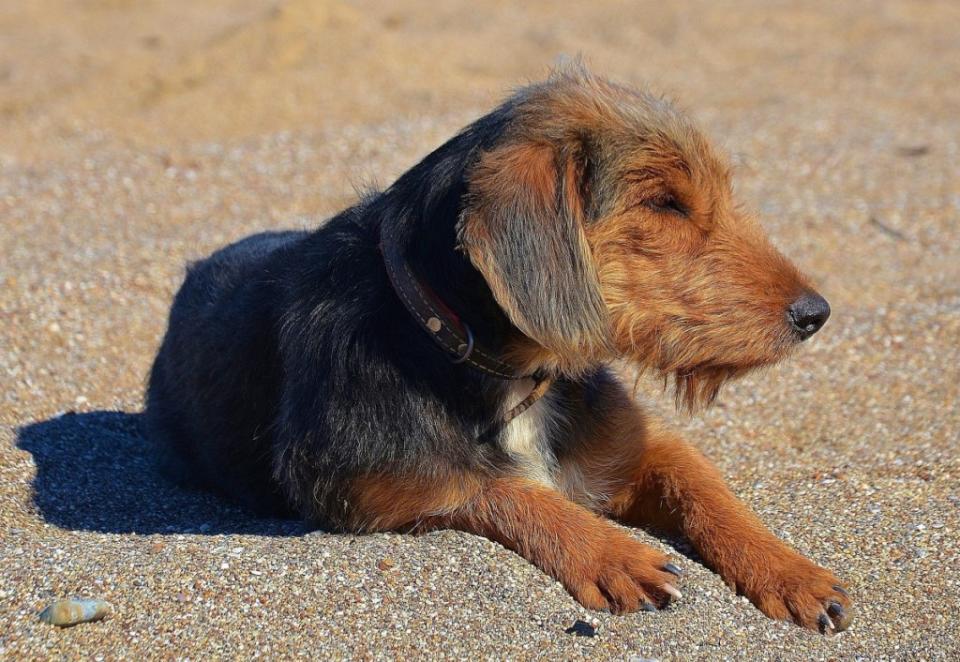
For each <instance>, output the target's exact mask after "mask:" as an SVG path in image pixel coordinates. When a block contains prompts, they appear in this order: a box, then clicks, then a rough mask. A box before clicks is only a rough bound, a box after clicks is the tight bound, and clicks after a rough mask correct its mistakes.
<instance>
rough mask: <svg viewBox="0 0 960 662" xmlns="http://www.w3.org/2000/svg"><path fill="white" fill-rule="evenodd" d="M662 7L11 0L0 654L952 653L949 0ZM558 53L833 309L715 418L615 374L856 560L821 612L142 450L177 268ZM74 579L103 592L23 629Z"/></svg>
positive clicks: (304, 214)
mask: <svg viewBox="0 0 960 662" xmlns="http://www.w3.org/2000/svg"><path fill="white" fill-rule="evenodd" d="M665 4H666V3H660V2H648V1H641V2H630V3H628V2H608V1H598V2H592V3H577V4H575V5H574V4H573V3H550V2H545V1H543V0H534V1H532V2H526V3H523V4H522V6H517V5H515V4H514V3H505V2H494V3H472V2H466V1H464V0H454V1H451V2H444V3H430V2H421V1H414V0H402V1H400V2H394V3H375V2H370V1H357V2H349V3H347V2H344V3H341V2H308V1H306V0H291V1H287V2H281V1H277V0H274V1H272V2H266V1H263V0H231V1H226V0H205V1H204V2H182V1H181V0H167V1H166V2H137V1H134V0H87V1H85V2H63V1H58V2H54V1H53V0H34V1H32V2H27V3H14V2H7V3H4V7H3V8H2V9H0V224H2V231H0V251H2V252H0V256H2V260H0V284H2V288H0V324H2V326H0V374H2V375H3V376H4V377H3V388H2V390H0V398H2V399H0V474H2V475H0V657H2V658H5V659H44V658H70V659H119V658H146V659H154V658H190V659H195V660H197V659H203V660H206V659H217V658H229V659H243V658H248V657H254V656H256V655H260V656H263V657H266V658H268V659H285V658H291V657H306V656H312V657H321V658H327V657H346V656H355V657H358V658H370V659H373V658H384V659H389V658H400V659H409V658H411V657H418V656H422V657H428V658H436V659H441V658H469V659H476V658H491V659H508V658H509V659H532V658H544V659H577V658H587V657H589V658H594V659H615V660H629V659H638V660H639V659H649V658H656V659H727V658H729V659H750V660H753V659H798V660H811V659H844V660H847V659H850V660H852V659H864V660H877V659H957V657H958V656H960V634H958V629H957V626H956V613H957V609H958V607H960V551H958V548H960V535H958V531H957V527H958V524H960V461H958V451H960V405H958V396H960V386H958V384H960V369H958V365H960V85H958V81H960V38H958V34H960V6H958V5H957V4H956V3H954V2H940V3H935V2H875V3H869V4H867V3H832V2H817V3H805V2H804V3H801V2H777V3H769V2H764V1H762V0H746V1H744V2H736V3H712V2H678V3H670V6H669V8H665V7H663V6H662V5H665ZM578 53H579V54H582V56H583V57H584V59H585V61H586V62H587V63H588V64H589V65H590V66H591V67H592V68H593V69H594V70H596V71H598V72H602V73H604V74H607V75H610V76H613V77H615V78H617V79H620V80H623V81H625V82H628V83H631V84H635V85H650V86H652V87H653V88H654V89H656V90H659V91H662V92H664V93H666V94H669V95H671V96H673V97H675V98H677V99H678V100H679V102H680V103H681V105H683V106H684V107H685V108H687V109H689V111H690V112H691V113H692V115H693V116H694V117H695V118H697V120H699V121H700V122H701V123H702V124H703V125H704V127H705V128H706V129H707V131H708V132H709V133H710V134H711V135H712V136H714V137H715V139H716V141H717V142H718V143H719V144H721V145H723V146H724V147H725V148H726V149H727V150H728V151H729V152H730V154H731V155H732V159H733V161H734V163H735V164H736V169H737V173H736V181H737V189H738V193H739V196H740V198H741V199H742V200H743V201H744V202H745V203H746V204H747V205H748V206H749V207H750V208H752V209H753V210H755V211H756V212H757V213H758V214H759V215H760V216H761V217H762V218H763V221H764V224H765V226H766V227H767V229H768V230H769V232H770V234H771V236H772V237H773V239H774V240H775V241H776V243H777V244H778V245H779V246H780V247H781V248H782V249H783V251H784V252H785V253H787V254H788V255H789V256H791V257H792V258H793V259H794V260H795V261H796V262H797V263H798V264H799V265H801V266H802V267H803V268H804V269H805V270H806V271H807V272H808V273H809V274H810V275H811V276H812V277H813V279H814V280H815V282H817V283H818V286H819V287H820V290H821V291H822V292H823V294H824V295H825V296H826V297H827V298H828V299H829V300H830V302H831V305H832V307H833V315H832V317H831V319H830V321H829V322H828V324H827V325H826V327H825V328H824V329H823V330H822V331H821V332H820V333H819V334H818V335H817V336H816V337H814V338H813V339H812V340H811V341H809V342H808V343H806V344H805V346H804V347H803V348H802V350H801V351H800V352H798V353H797V355H796V356H795V357H794V358H792V359H791V360H790V361H788V362H787V363H785V364H783V365H780V366H777V367H775V368H771V369H769V370H765V371H763V372H760V373H757V374H755V375H752V376H750V377H748V378H746V379H744V380H742V381H740V382H737V383H735V384H733V385H731V386H730V387H729V388H728V389H727V390H726V391H725V392H724V393H723V395H722V396H721V399H720V401H719V403H718V404H717V405H716V406H715V407H713V408H712V409H710V410H709V411H707V412H705V413H703V414H701V415H697V416H695V417H687V416H681V415H678V414H676V413H675V412H674V411H673V408H672V400H671V398H670V397H669V395H664V394H663V393H661V392H660V391H659V390H658V389H657V388H656V386H653V385H651V386H650V387H649V388H647V387H645V388H644V389H643V394H642V397H644V398H645V399H646V400H647V401H649V403H650V406H651V407H652V408H653V409H654V410H655V411H657V412H659V413H661V414H662V415H664V416H666V417H667V418H669V419H671V420H673V421H674V424H675V425H676V426H677V427H679V428H680V429H681V430H682V431H683V432H684V433H685V434H686V435H687V436H688V437H689V438H690V439H691V440H693V441H694V442H695V443H696V444H697V445H698V446H699V447H700V448H701V449H702V450H703V451H704V452H705V453H706V454H707V455H708V456H709V457H710V458H712V459H713V460H714V461H715V462H716V463H717V464H718V465H719V467H720V468H721V470H722V472H723V473H724V474H725V475H726V476H727V477H728V478H729V480H730V483H731V485H732V487H733V489H734V490H735V491H736V492H737V494H738V495H739V496H740V497H742V498H743V499H744V500H745V501H747V502H748V503H749V504H751V506H752V507H753V508H755V509H756V511H757V512H758V513H759V515H760V517H761V518H762V519H763V520H764V521H765V522H766V523H767V524H768V525H769V526H770V527H771V528H772V529H773V530H774V531H776V532H777V533H778V534H779V535H780V536H782V537H784V538H785V539H787V540H789V541H790V542H791V544H793V545H794V546H796V547H797V548H798V549H799V550H801V551H802V552H803V553H805V554H807V555H809V556H810V557H811V558H813V559H814V560H816V561H817V562H819V563H821V564H822V565H824V566H826V567H828V568H831V569H832V570H834V571H835V572H836V573H837V574H838V575H839V576H840V577H841V578H843V579H844V580H845V581H847V582H849V584H850V585H851V587H852V589H853V594H854V596H855V598H856V600H857V606H856V618H855V621H854V623H853V625H852V627H851V628H850V630H848V631H846V632H843V633H842V634H839V635H836V636H829V637H824V636H821V635H819V634H814V633H811V632H806V631H804V630H801V629H800V628H798V627H796V626H794V625H791V624H788V623H778V622H773V621H770V620H768V619H766V618H765V617H764V616H763V615H762V614H761V613H760V612H759V611H757V610H756V609H755V608H754V607H753V606H752V605H750V604H749V603H748V602H747V601H746V600H745V599H743V598H739V597H737V596H736V595H734V593H733V592H731V591H730V590H729V589H728V588H727V587H726V586H725V585H724V584H723V583H722V582H721V581H720V579H719V578H718V577H717V576H716V575H714V574H713V573H711V572H710V571H709V570H707V569H705V568H704V567H703V566H701V565H700V564H699V563H697V562H696V561H695V560H692V559H689V558H686V557H685V554H687V553H689V550H687V549H686V548H685V547H683V546H682V545H680V546H679V548H676V549H675V548H673V547H671V545H670V542H669V541H661V540H659V539H656V538H653V537H651V536H648V535H646V534H645V533H642V532H638V533H637V535H638V536H640V537H641V538H642V539H644V540H645V541H649V542H650V543H651V544H653V545H656V546H658V547H660V548H662V549H665V550H668V551H670V553H671V554H673V555H674V556H675V557H676V558H677V559H678V563H679V564H680V565H682V566H683V568H684V569H685V571H686V573H685V577H684V579H683V584H682V587H681V588H682V590H683V594H684V597H683V599H682V600H681V601H679V602H678V603H676V604H675V605H674V606H673V607H671V608H670V609H669V610H667V611H665V612H662V613H658V614H647V613H642V614H633V615H628V616H613V615H609V614H602V613H595V612H588V611H587V610H585V609H583V608H582V607H580V606H579V605H578V604H577V603H575V602H574V601H573V600H572V599H571V598H570V597H569V595H568V594H567V593H566V592H565V591H564V590H563V588H562V587H561V586H560V585H559V584H558V583H557V582H555V581H553V580H552V579H550V578H549V577H547V576H546V575H544V574H542V573H541V572H540V571H539V570H537V569H536V568H534V567H533V566H531V565H529V564H528V563H526V562H525V561H523V560H522V559H520V558H519V557H517V556H516V555H514V554H512V553H511V552H508V551H507V550H505V549H503V548H502V547H500V546H498V545H496V544H494V543H492V542H488V541H486V540H483V539H481V538H477V537H474V536H470V535H466V534H461V533H456V532H439V533H432V534H428V535H424V536H419V537H411V536H402V535H369V536H346V535H330V534H326V533H319V532H311V531H308V530H306V529H305V528H304V527H303V526H301V525H300V524H298V523H295V522H284V521H273V520H258V519H255V518H253V517H251V516H249V515H248V514H246V513H244V512H242V511H239V510H237V509H235V508H233V507H231V506H229V505H226V504H223V503H221V502H220V501H218V500H217V499H215V498H213V497H211V496H209V495H205V494H200V493H194V492H190V491H186V490H183V489H180V488H177V487H175V486H173V485H171V484H168V483H166V482H164V481H163V480H162V479H161V478H160V477H159V476H158V475H157V473H156V471H155V469H154V468H153V465H152V463H151V461H150V458H149V456H148V454H147V452H146V446H145V442H144V439H143V438H142V436H141V435H140V431H139V430H140V419H139V416H138V412H139V411H140V409H141V401H142V392H143V385H144V380H145V376H146V372H147V369H148V367H149V365H150V362H151V359H152V357H153V353H154V352H155V350H156V347H157V345H158V343H159V340H160V337H161V334H162V333H163V330H164V326H165V324H166V314H167V310H168V307H169V304H170V300H171V297H172V295H173V292H174V291H175V289H176V287H177V286H178V284H179V281H180V279H181V277H182V275H183V269H184V265H185V263H186V262H187V261H189V260H192V259H196V258H198V257H201V256H203V255H205V254H206V253H208V252H209V251H211V250H213V249H214V248H216V247H218V246H220V245H222V244H224V243H226V242H229V241H232V240H234V239H237V238H239V237H242V236H244V235H246V234H249V233H252V232H256V231H260V230H266V229H279V228H291V227H295V228H309V227H314V226H316V225H317V224H318V223H320V222H322V220H323V219H324V218H326V217H327V216H329V215H330V214H331V213H333V212H335V211H337V210H338V209H340V208H342V207H343V206H345V205H348V204H350V203H351V201H353V200H354V199H355V197H356V191H357V190H358V189H363V188H364V187H367V186H370V185H372V184H377V183H379V184H389V183H390V182H391V181H392V179H393V178H394V177H395V176H397V175H398V174H399V173H401V172H402V171H403V170H405V169H406V168H408V167H409V166H411V165H412V164H414V163H415V162H416V161H417V160H418V159H419V158H420V157H422V156H423V155H424V154H426V153H427V152H428V151H429V150H431V149H432V148H433V147H434V146H436V145H438V144H440V143H441V142H442V141H443V140H445V139H446V138H447V137H449V136H450V135H452V134H453V133H454V132H455V131H456V130H457V129H458V128H459V127H461V126H463V125H464V124H466V123H468V122H470V121H471V120H472V119H474V118H476V117H477V116H479V115H481V114H483V113H484V112H486V111H487V110H488V109H490V108H491V107H492V106H493V105H494V104H495V103H496V102H497V101H498V100H499V99H501V98H502V97H503V95H504V94H505V93H507V92H508V91H509V90H510V88H511V87H512V86H515V85H518V84H522V83H523V82H525V81H529V80H535V79H538V78H541V77H543V76H544V75H545V73H546V72H547V71H548V69H549V67H550V66H551V64H553V63H555V62H556V61H557V58H558V57H560V56H562V55H577V54H578ZM69 596H85V597H92V598H99V599H104V600H108V601H109V602H110V603H111V604H112V605H113V613H112V615H111V616H110V617H109V618H107V619H106V620H103V621H100V622H97V623H89V624H82V625H78V626H76V627H73V628H70V629H58V628H55V627H53V626H50V625H47V624H44V623H41V622H40V621H39V620H38V618H37V614H38V612H39V611H40V610H41V609H42V608H43V607H45V606H46V605H47V604H49V603H50V602H52V601H54V600H55V599H57V598H60V597H69ZM577 620H583V621H586V622H587V623H590V624H592V625H593V626H594V627H595V633H594V636H579V635H578V634H576V631H571V632H568V631H567V630H568V629H570V628H571V626H573V625H574V623H575V622H576V621H577ZM580 631H581V632H585V629H584V628H582V627H581V628H580Z"/></svg>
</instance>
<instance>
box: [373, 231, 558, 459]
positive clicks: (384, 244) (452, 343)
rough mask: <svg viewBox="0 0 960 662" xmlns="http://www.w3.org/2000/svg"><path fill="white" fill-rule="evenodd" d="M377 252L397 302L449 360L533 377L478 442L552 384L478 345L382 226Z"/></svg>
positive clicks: (499, 374) (499, 373)
mask: <svg viewBox="0 0 960 662" xmlns="http://www.w3.org/2000/svg"><path fill="white" fill-rule="evenodd" d="M380 253H381V255H382V256H383V263H384V265H385V266H386V269H387V275H388V276H389V277H390V283H391V284H392V285H393V289H394V291H396V293H397V296H398V297H399V298H400V301H401V302H403V305H404V307H405V308H406V309H407V311H408V312H409V313H410V315H411V316H412V317H413V319H414V320H416V321H417V324H419V325H420V327H421V328H422V329H423V330H424V331H425V332H426V333H427V335H428V336H430V337H431V338H433V340H434V341H435V342H436V343H437V345H439V346H440V348H441V349H443V350H444V351H445V352H446V353H447V354H449V355H450V359H451V361H453V363H463V364H465V365H468V366H470V367H471V368H474V369H475V370H479V371H480V372H483V373H485V374H487V375H491V376H493V377H498V378H500V379H532V380H533V382H534V383H533V388H532V389H531V390H530V393H529V395H527V397H526V398H524V399H523V400H522V401H520V403H518V404H517V405H515V406H514V407H513V408H511V409H510V410H509V411H507V412H506V413H505V414H504V415H503V416H502V417H501V418H500V419H499V421H497V422H495V423H494V424H493V425H492V426H491V427H490V428H489V429H487V430H486V431H484V432H483V433H482V434H481V435H480V440H481V441H486V440H488V439H489V438H491V437H492V436H493V435H494V434H495V433H497V432H499V430H501V429H503V427H504V426H505V425H506V424H507V423H509V422H510V421H511V420H513V419H514V418H516V417H517V416H519V415H520V414H522V413H523V412H525V411H526V410H527V409H529V408H530V407H532V406H533V405H534V403H536V402H537V400H539V399H540V398H542V397H543V396H544V395H545V394H546V392H547V391H548V390H549V389H550V386H551V385H552V384H553V378H552V377H549V376H546V375H542V374H540V373H537V374H532V375H530V374H524V373H522V372H520V371H518V370H517V369H516V368H514V367H513V366H512V365H510V364H509V363H508V362H507V361H505V360H504V359H502V358H499V357H497V356H496V354H495V352H493V351H491V350H489V349H485V348H484V347H481V346H480V345H479V343H477V341H476V338H475V337H474V335H473V330H472V329H471V328H470V326H469V325H468V324H467V323H466V322H464V321H463V320H461V319H460V316H459V315H457V314H456V313H455V312H454V311H453V310H452V309H451V308H450V306H448V305H447V304H446V303H445V302H444V301H443V299H441V298H440V297H439V295H437V293H436V292H435V291H434V290H433V288H431V287H430V286H429V285H428V284H427V283H425V282H423V281H422V280H421V279H420V278H418V277H417V275H416V274H415V273H414V272H413V270H412V269H411V267H410V265H409V263H407V261H406V259H405V258H404V256H403V252H402V250H401V249H400V247H399V246H398V245H397V242H396V241H395V240H394V238H393V237H392V236H391V233H390V231H389V229H387V228H383V227H381V228H380Z"/></svg>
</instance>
